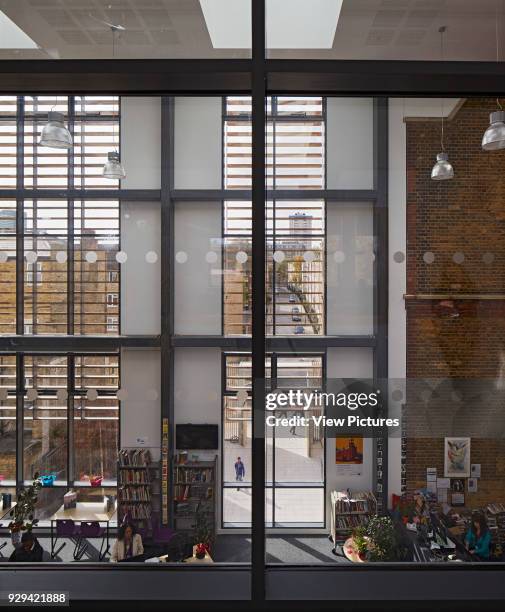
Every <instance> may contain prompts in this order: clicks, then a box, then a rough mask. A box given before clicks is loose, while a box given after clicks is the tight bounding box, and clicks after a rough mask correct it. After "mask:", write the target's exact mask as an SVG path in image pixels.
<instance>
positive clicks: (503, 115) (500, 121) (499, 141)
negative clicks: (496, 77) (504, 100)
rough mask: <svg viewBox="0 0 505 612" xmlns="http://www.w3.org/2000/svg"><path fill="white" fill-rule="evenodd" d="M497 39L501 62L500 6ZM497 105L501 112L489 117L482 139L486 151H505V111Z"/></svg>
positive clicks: (498, 59) (498, 56)
mask: <svg viewBox="0 0 505 612" xmlns="http://www.w3.org/2000/svg"><path fill="white" fill-rule="evenodd" d="M495 38H496V62H497V63H498V62H499V61H500V47H499V38H498V5H496V15H495ZM496 104H497V105H498V108H499V109H500V110H497V111H494V112H492V113H491V114H490V115H489V127H488V128H487V130H486V131H485V132H484V136H483V137H482V148H483V149H484V151H499V150H500V149H505V111H504V110H503V108H502V105H501V104H500V100H499V99H498V98H496Z"/></svg>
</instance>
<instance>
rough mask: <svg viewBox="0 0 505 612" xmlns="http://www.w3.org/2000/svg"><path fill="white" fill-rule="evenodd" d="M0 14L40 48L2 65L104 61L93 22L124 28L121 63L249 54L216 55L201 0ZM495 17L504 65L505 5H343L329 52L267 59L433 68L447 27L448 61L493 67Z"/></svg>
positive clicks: (26, 1) (41, 5)
mask: <svg viewBox="0 0 505 612" xmlns="http://www.w3.org/2000/svg"><path fill="white" fill-rule="evenodd" d="M284 1H285V4H286V16H285V21H286V27H289V2H290V0H284ZM307 2H310V0H307ZM0 10H2V11H3V12H4V13H5V14H6V15H7V16H8V17H9V18H10V19H12V21H14V22H15V23H16V24H17V25H18V26H19V27H20V28H21V29H22V30H23V31H24V32H26V34H27V35H28V36H29V37H30V38H32V39H33V40H34V41H35V42H36V43H37V44H38V45H39V47H40V49H38V50H37V49H35V50H31V49H14V50H13V49H0V59H8V58H23V59H44V58H49V57H52V58H55V59H58V58H62V59H71V58H109V57H111V56H112V38H111V32H110V30H109V29H108V28H107V26H105V25H102V24H100V23H99V22H98V21H96V19H103V20H105V21H108V22H110V23H115V24H117V23H119V24H121V25H123V26H124V27H125V28H126V31H124V32H121V33H120V34H119V37H118V39H117V44H116V53H115V57H119V58H220V57H221V58H225V57H248V56H249V51H248V50H247V49H214V48H213V46H212V42H211V38H210V36H209V32H208V30H207V26H206V22H205V19H204V16H203V13H202V9H201V6H200V2H199V0H0ZM267 10H268V0H267ZM497 12H498V23H499V40H500V46H501V48H502V53H501V57H502V59H503V58H505V0H344V2H343V6H342V11H341V14H340V19H339V22H338V27H337V30H336V34H335V40H334V42H333V47H332V48H331V49H319V50H316V49H291V50H289V49H285V50H284V49H275V50H272V51H271V52H270V53H269V56H270V57H277V58H302V57H303V58H309V59H310V58H314V59H315V58H322V59H402V60H438V59H440V35H439V33H438V28H439V27H440V26H441V25H446V26H447V33H446V35H445V59H448V60H494V59H496V44H495V25H496V17H495V16H496V13H497ZM309 27H310V22H308V23H307V28H309ZM1 46H2V45H1V40H0V47H1Z"/></svg>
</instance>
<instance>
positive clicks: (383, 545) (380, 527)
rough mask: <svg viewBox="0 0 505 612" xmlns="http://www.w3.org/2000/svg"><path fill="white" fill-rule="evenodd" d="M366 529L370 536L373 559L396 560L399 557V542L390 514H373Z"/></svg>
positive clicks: (370, 552) (370, 555)
mask: <svg viewBox="0 0 505 612" xmlns="http://www.w3.org/2000/svg"><path fill="white" fill-rule="evenodd" d="M365 531H366V535H367V536H368V538H369V546H368V553H369V558H370V560H371V561H394V560H395V559H396V558H397V553H398V542H397V538H396V532H395V528H394V525H393V521H392V520H391V518H390V517H389V516H373V517H372V518H371V519H370V521H369V522H368V524H367V526H366V529H365Z"/></svg>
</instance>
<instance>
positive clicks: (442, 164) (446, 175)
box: [431, 26, 454, 181]
mask: <svg viewBox="0 0 505 612" xmlns="http://www.w3.org/2000/svg"><path fill="white" fill-rule="evenodd" d="M446 29H447V27H446V26H440V28H439V29H438V31H439V32H440V58H441V60H442V61H443V60H444V33H445V31H446ZM441 120H442V132H441V136H440V146H441V148H442V152H441V153H438V155H437V161H436V162H435V165H434V166H433V168H432V170H431V178H432V180H434V181H447V180H449V179H452V178H453V177H454V169H453V167H452V165H451V164H450V162H449V156H448V155H447V153H446V152H445V147H444V99H443V98H442V108H441Z"/></svg>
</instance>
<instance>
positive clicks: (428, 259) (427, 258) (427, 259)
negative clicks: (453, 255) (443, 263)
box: [423, 251, 435, 264]
mask: <svg viewBox="0 0 505 612" xmlns="http://www.w3.org/2000/svg"><path fill="white" fill-rule="evenodd" d="M423 260H424V263H427V264H432V263H433V262H434V261H435V253H433V252H432V251H426V253H425V254H424V255H423Z"/></svg>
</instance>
